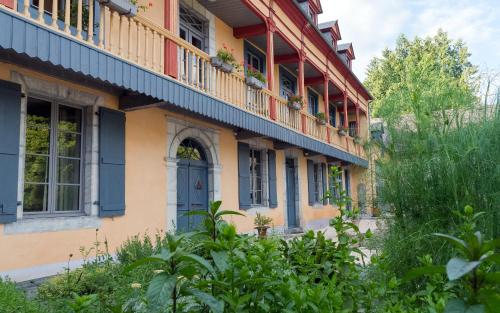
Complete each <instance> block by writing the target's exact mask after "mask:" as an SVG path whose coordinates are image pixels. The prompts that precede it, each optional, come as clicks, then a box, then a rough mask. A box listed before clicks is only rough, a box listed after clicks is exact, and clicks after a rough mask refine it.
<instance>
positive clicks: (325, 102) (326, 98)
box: [323, 73, 330, 143]
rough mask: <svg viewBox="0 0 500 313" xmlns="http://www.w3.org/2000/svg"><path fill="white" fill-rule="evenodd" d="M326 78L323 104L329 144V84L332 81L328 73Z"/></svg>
mask: <svg viewBox="0 0 500 313" xmlns="http://www.w3.org/2000/svg"><path fill="white" fill-rule="evenodd" d="M324 76H325V82H324V85H325V87H324V90H323V104H324V107H325V118H326V125H327V126H326V141H327V142H328V143H329V142H330V127H328V125H329V124H330V110H329V108H330V107H329V106H330V97H329V95H328V84H329V82H330V79H329V78H328V73H325V74H324Z"/></svg>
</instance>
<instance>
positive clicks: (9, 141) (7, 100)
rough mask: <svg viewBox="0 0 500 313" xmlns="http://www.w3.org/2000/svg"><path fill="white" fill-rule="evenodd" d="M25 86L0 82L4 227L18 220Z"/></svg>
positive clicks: (0, 192)
mask: <svg viewBox="0 0 500 313" xmlns="http://www.w3.org/2000/svg"><path fill="white" fill-rule="evenodd" d="M20 122H21V85H18V84H14V83H11V82H8V81H3V80H0V173H2V174H1V175H0V176H1V177H0V224H5V223H11V222H15V221H16V218H17V183H18V166H19V128H20Z"/></svg>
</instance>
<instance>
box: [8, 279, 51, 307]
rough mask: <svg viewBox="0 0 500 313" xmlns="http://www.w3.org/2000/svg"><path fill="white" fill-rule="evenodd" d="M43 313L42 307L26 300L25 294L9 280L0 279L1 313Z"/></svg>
mask: <svg viewBox="0 0 500 313" xmlns="http://www.w3.org/2000/svg"><path fill="white" fill-rule="evenodd" d="M13 312H19V313H41V312H44V311H43V310H42V309H41V308H40V306H39V305H38V304H37V303H35V302H33V301H30V300H28V299H27V298H26V296H25V294H24V293H23V292H22V291H20V290H19V289H17V288H16V285H15V284H14V283H12V282H10V281H8V280H2V279H1V278H0V313H13Z"/></svg>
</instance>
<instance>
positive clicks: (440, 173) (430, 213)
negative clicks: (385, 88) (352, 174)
mask: <svg viewBox="0 0 500 313" xmlns="http://www.w3.org/2000/svg"><path fill="white" fill-rule="evenodd" d="M460 116H461V114H460V112H447V113H446V118H445V120H444V122H443V118H435V119H430V120H427V119H425V120H424V121H422V122H420V121H417V122H416V123H420V127H419V130H418V131H411V130H408V129H400V128H394V129H391V131H390V135H391V143H390V144H389V146H387V147H386V150H385V151H386V153H387V159H386V160H384V161H382V162H381V171H380V176H381V180H382V182H383V184H382V188H381V196H382V198H383V199H384V201H385V202H386V203H388V204H389V205H390V206H391V208H392V209H391V218H390V219H388V220H387V224H388V231H387V232H386V237H385V240H384V247H385V248H384V254H385V255H386V256H387V258H386V260H387V261H388V262H389V263H390V265H391V267H392V268H394V269H395V271H396V272H397V273H399V274H403V273H405V272H406V271H408V270H409V269H410V268H412V267H414V266H416V265H417V263H418V262H417V260H416V258H415V255H426V254H430V255H432V256H433V259H434V260H435V261H436V262H437V263H444V262H445V261H446V260H447V259H448V258H449V257H450V256H451V248H450V247H449V246H447V245H445V244H443V242H442V241H441V240H439V239H438V238H435V237H434V236H431V234H432V233H434V232H445V233H451V234H455V233H456V231H457V225H458V223H459V221H458V218H457V216H456V215H455V214H453V211H457V210H460V209H461V208H463V207H464V206H465V205H468V204H470V205H472V206H473V207H478V208H479V207H480V208H482V209H483V211H484V212H485V214H486V215H487V218H486V219H484V220H483V221H481V222H480V223H479V225H478V227H479V230H480V231H481V232H483V233H484V235H485V236H487V237H492V238H496V237H499V236H500V228H499V225H500V214H499V213H498V212H500V167H499V164H500V131H498V130H499V128H500V116H497V117H495V118H493V119H492V120H486V121H478V122H475V123H470V122H469V123H466V122H464V121H463V120H461V118H460ZM424 125H426V126H425V127H423V126H424Z"/></svg>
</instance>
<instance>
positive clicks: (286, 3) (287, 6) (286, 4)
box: [275, 0, 373, 100]
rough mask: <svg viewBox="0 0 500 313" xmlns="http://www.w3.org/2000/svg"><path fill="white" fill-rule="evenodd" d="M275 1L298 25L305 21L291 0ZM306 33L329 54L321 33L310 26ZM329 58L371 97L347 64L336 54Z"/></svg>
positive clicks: (361, 91)
mask: <svg viewBox="0 0 500 313" xmlns="http://www.w3.org/2000/svg"><path fill="white" fill-rule="evenodd" d="M275 1H276V2H277V3H278V4H279V5H280V7H281V8H282V9H283V10H284V11H285V12H286V13H287V16H288V18H290V19H291V20H292V22H294V23H295V24H296V25H297V26H298V27H302V25H304V23H307V18H306V17H305V16H304V14H302V12H300V11H299V9H298V8H297V7H296V5H295V4H294V3H293V1H290V0H275ZM307 35H308V38H309V39H310V40H311V41H312V42H313V43H314V44H315V45H316V46H317V47H318V48H319V49H320V50H321V51H322V52H323V53H324V54H325V55H329V52H330V51H332V47H331V46H329V45H328V44H327V43H326V42H325V41H324V39H323V38H322V35H321V34H319V33H318V32H317V31H316V30H315V29H313V28H312V27H310V28H309V30H308V31H307ZM330 60H331V61H332V63H333V65H334V66H335V68H337V70H338V71H339V72H340V74H341V75H342V76H344V77H345V78H346V79H347V81H348V82H349V83H350V84H351V85H352V86H353V87H354V88H355V89H356V91H357V92H359V93H360V94H361V95H362V96H363V98H364V99H367V100H372V99H373V98H372V96H371V95H370V94H369V92H368V91H367V90H366V89H365V87H364V86H363V84H362V83H361V82H360V81H359V80H358V78H357V77H356V76H355V75H354V74H353V73H352V71H351V69H350V68H349V67H348V66H347V65H345V64H344V63H343V62H342V60H340V58H339V57H338V56H337V55H336V54H332V56H331V57H330Z"/></svg>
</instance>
